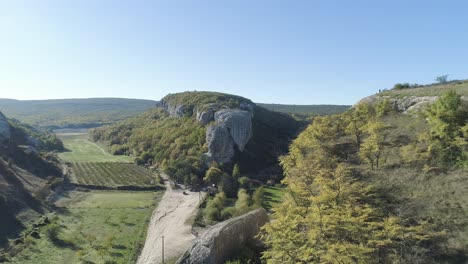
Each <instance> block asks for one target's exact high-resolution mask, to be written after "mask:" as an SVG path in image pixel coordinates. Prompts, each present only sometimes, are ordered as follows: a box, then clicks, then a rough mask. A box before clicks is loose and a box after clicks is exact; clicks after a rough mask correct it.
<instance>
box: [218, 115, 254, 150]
mask: <svg viewBox="0 0 468 264" xmlns="http://www.w3.org/2000/svg"><path fill="white" fill-rule="evenodd" d="M214 118H215V121H216V122H217V123H218V124H224V125H226V126H227V128H228V130H229V134H230V135H231V137H232V139H233V141H234V143H235V144H236V146H237V147H238V148H239V150H240V151H243V150H244V147H245V145H246V144H247V142H249V140H250V138H251V137H252V113H251V112H249V111H244V110H239V109H222V110H219V111H217V112H216V113H215V114H214Z"/></svg>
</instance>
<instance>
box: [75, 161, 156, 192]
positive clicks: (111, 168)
mask: <svg viewBox="0 0 468 264" xmlns="http://www.w3.org/2000/svg"><path fill="white" fill-rule="evenodd" d="M70 167H71V172H72V173H71V177H70V181H71V182H72V183H75V184H78V185H83V186H98V187H108V188H111V189H112V188H118V187H122V186H137V187H150V186H155V185H156V175H155V174H153V173H152V172H150V171H148V170H146V169H144V168H142V167H138V166H136V165H134V164H129V163H116V162H71V163H70Z"/></svg>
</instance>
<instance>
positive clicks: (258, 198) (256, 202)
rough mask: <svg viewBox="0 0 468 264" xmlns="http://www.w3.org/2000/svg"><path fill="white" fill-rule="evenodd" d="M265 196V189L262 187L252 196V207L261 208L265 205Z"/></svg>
mask: <svg viewBox="0 0 468 264" xmlns="http://www.w3.org/2000/svg"><path fill="white" fill-rule="evenodd" d="M264 195H265V188H263V186H261V187H260V188H258V189H257V190H255V192H254V193H253V195H252V207H254V208H260V207H262V204H263V196H264Z"/></svg>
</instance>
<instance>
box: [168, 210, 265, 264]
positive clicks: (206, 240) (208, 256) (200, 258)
mask: <svg viewBox="0 0 468 264" xmlns="http://www.w3.org/2000/svg"><path fill="white" fill-rule="evenodd" d="M268 221H269V219H268V215H267V213H266V211H265V209H263V208H260V209H257V210H255V211H252V212H249V213H247V214H245V215H241V216H239V217H236V218H232V219H229V220H226V221H224V222H221V223H219V224H217V225H215V226H213V227H211V228H209V229H208V230H207V231H206V232H205V233H204V234H203V235H202V236H201V237H199V238H197V239H195V240H194V241H193V242H192V245H191V246H190V248H189V249H188V250H187V251H186V252H185V254H184V255H183V256H182V257H181V258H180V259H179V260H178V261H177V264H217V263H224V262H225V261H226V260H228V259H229V258H231V257H234V256H235V254H236V253H237V252H239V250H240V249H242V247H244V246H245V245H247V244H249V243H255V242H256V239H255V235H257V234H258V232H259V231H260V228H261V227H262V226H263V225H265V224H266V223H267V222H268Z"/></svg>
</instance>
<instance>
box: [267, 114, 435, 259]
mask: <svg viewBox="0 0 468 264" xmlns="http://www.w3.org/2000/svg"><path fill="white" fill-rule="evenodd" d="M330 123H333V122H329V123H328V124H327V123H324V122H321V124H318V123H316V124H312V125H310V126H309V127H308V128H307V129H306V131H305V132H304V133H301V135H300V136H299V137H298V139H297V140H295V141H294V143H293V144H292V146H291V147H290V153H289V154H288V155H287V156H285V157H283V158H281V165H282V166H283V169H284V172H285V176H286V177H285V179H284V180H283V183H284V184H285V185H286V186H287V191H286V194H285V196H284V199H283V202H282V203H281V204H280V205H279V206H277V207H275V208H274V213H273V217H274V219H275V221H271V222H270V223H268V224H267V225H265V226H264V228H263V231H264V232H263V233H261V235H260V237H261V238H262V239H263V241H264V242H265V243H266V245H267V246H268V249H267V250H266V251H265V252H264V253H263V256H262V257H263V259H264V260H266V262H267V263H392V262H394V263H397V262H398V263H401V262H402V260H403V259H405V258H406V256H407V255H408V254H409V252H410V251H411V250H412V247H414V246H418V244H419V243H420V242H422V241H426V240H428V239H430V237H431V235H429V232H428V231H427V230H426V225H425V224H418V223H415V222H410V221H405V220H403V219H400V218H399V217H397V216H395V215H391V214H390V212H388V211H387V210H381V209H379V208H378V207H376V206H375V205H373V204H372V203H371V202H372V201H373V199H375V191H374V188H373V186H372V185H370V184H368V183H366V182H365V181H359V180H357V176H358V175H355V174H354V171H353V170H351V169H349V168H348V165H347V164H343V163H339V162H338V160H339V158H338V157H336V156H335V155H334V154H333V152H329V151H327V149H328V147H325V148H323V146H327V145H328V144H331V142H327V140H325V141H323V142H321V143H319V142H317V139H318V138H325V137H324V136H325V135H320V134H321V133H327V130H328V129H326V128H327V127H328V128H329V127H330V126H329V124H330ZM322 126H324V127H322ZM322 136H323V137H322ZM328 138H329V139H332V138H333V135H328ZM330 141H332V140H330ZM318 154H323V155H318Z"/></svg>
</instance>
